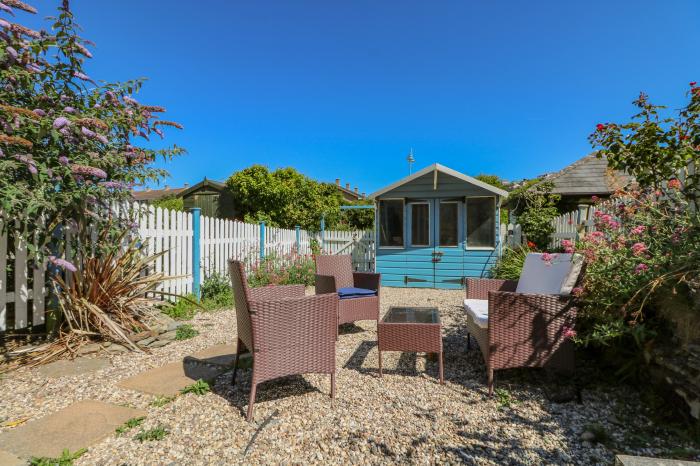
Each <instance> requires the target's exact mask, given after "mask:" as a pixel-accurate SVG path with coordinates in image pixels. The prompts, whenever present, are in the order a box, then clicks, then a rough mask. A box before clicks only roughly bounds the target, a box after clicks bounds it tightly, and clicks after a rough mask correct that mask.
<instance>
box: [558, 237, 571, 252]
mask: <svg viewBox="0 0 700 466" xmlns="http://www.w3.org/2000/svg"><path fill="white" fill-rule="evenodd" d="M561 245H562V247H563V248H564V252H565V253H567V254H571V253H573V252H574V242H573V241H571V240H569V239H564V240H562V241H561Z"/></svg>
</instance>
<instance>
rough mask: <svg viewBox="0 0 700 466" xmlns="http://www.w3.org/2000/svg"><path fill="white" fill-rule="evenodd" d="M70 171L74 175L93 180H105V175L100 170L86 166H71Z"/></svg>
mask: <svg viewBox="0 0 700 466" xmlns="http://www.w3.org/2000/svg"><path fill="white" fill-rule="evenodd" d="M71 171H72V172H73V174H75V175H82V176H94V177H95V178H102V179H105V178H107V173H106V172H105V171H104V170H102V169H101V168H97V167H89V166H87V165H77V164H75V165H71Z"/></svg>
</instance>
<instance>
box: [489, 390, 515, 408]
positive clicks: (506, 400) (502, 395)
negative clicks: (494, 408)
mask: <svg viewBox="0 0 700 466" xmlns="http://www.w3.org/2000/svg"><path fill="white" fill-rule="evenodd" d="M494 393H495V394H496V402H497V403H498V407H499V408H500V409H503V408H510V407H511V406H512V405H514V404H517V403H518V401H517V400H516V399H515V398H513V395H511V394H510V392H509V391H508V390H506V389H504V388H497V389H496V390H495V391H494Z"/></svg>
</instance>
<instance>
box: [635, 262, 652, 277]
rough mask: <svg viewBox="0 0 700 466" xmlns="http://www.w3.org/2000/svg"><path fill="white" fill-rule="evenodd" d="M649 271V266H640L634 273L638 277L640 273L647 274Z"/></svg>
mask: <svg viewBox="0 0 700 466" xmlns="http://www.w3.org/2000/svg"><path fill="white" fill-rule="evenodd" d="M647 270H649V266H648V265H646V264H638V265H637V266H636V267H635V268H634V273H635V274H637V275H639V274H640V273H644V272H646V271H647Z"/></svg>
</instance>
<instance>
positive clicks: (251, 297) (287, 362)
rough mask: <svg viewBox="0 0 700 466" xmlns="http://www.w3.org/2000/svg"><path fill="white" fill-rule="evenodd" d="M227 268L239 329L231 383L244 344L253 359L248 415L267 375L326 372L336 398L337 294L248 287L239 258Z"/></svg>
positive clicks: (289, 287) (293, 287) (301, 288)
mask: <svg viewBox="0 0 700 466" xmlns="http://www.w3.org/2000/svg"><path fill="white" fill-rule="evenodd" d="M229 272H230V275H231V283H232V285H233V296H234V300H235V305H236V321H237V329H238V332H237V333H238V342H237V347H236V364H235V366H234V369H233V376H232V383H235V382H236V372H237V369H238V358H239V356H240V354H242V353H243V352H245V351H246V350H247V351H248V352H250V353H251V356H252V359H253V374H252V380H251V387H250V401H249V402H248V415H247V420H248V421H250V420H251V419H252V418H253V404H254V403H255V390H256V387H257V385H258V384H259V383H261V382H265V381H266V380H271V379H276V378H278V377H284V376H287V375H294V374H306V373H318V374H330V376H331V399H333V398H335V340H336V333H337V329H338V326H337V311H336V310H337V307H338V296H337V295H336V294H323V295H316V296H305V294H304V286H303V285H287V286H265V287H261V288H250V287H249V286H248V282H247V280H246V275H245V270H244V267H243V263H241V262H240V261H235V260H230V261H229Z"/></svg>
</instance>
